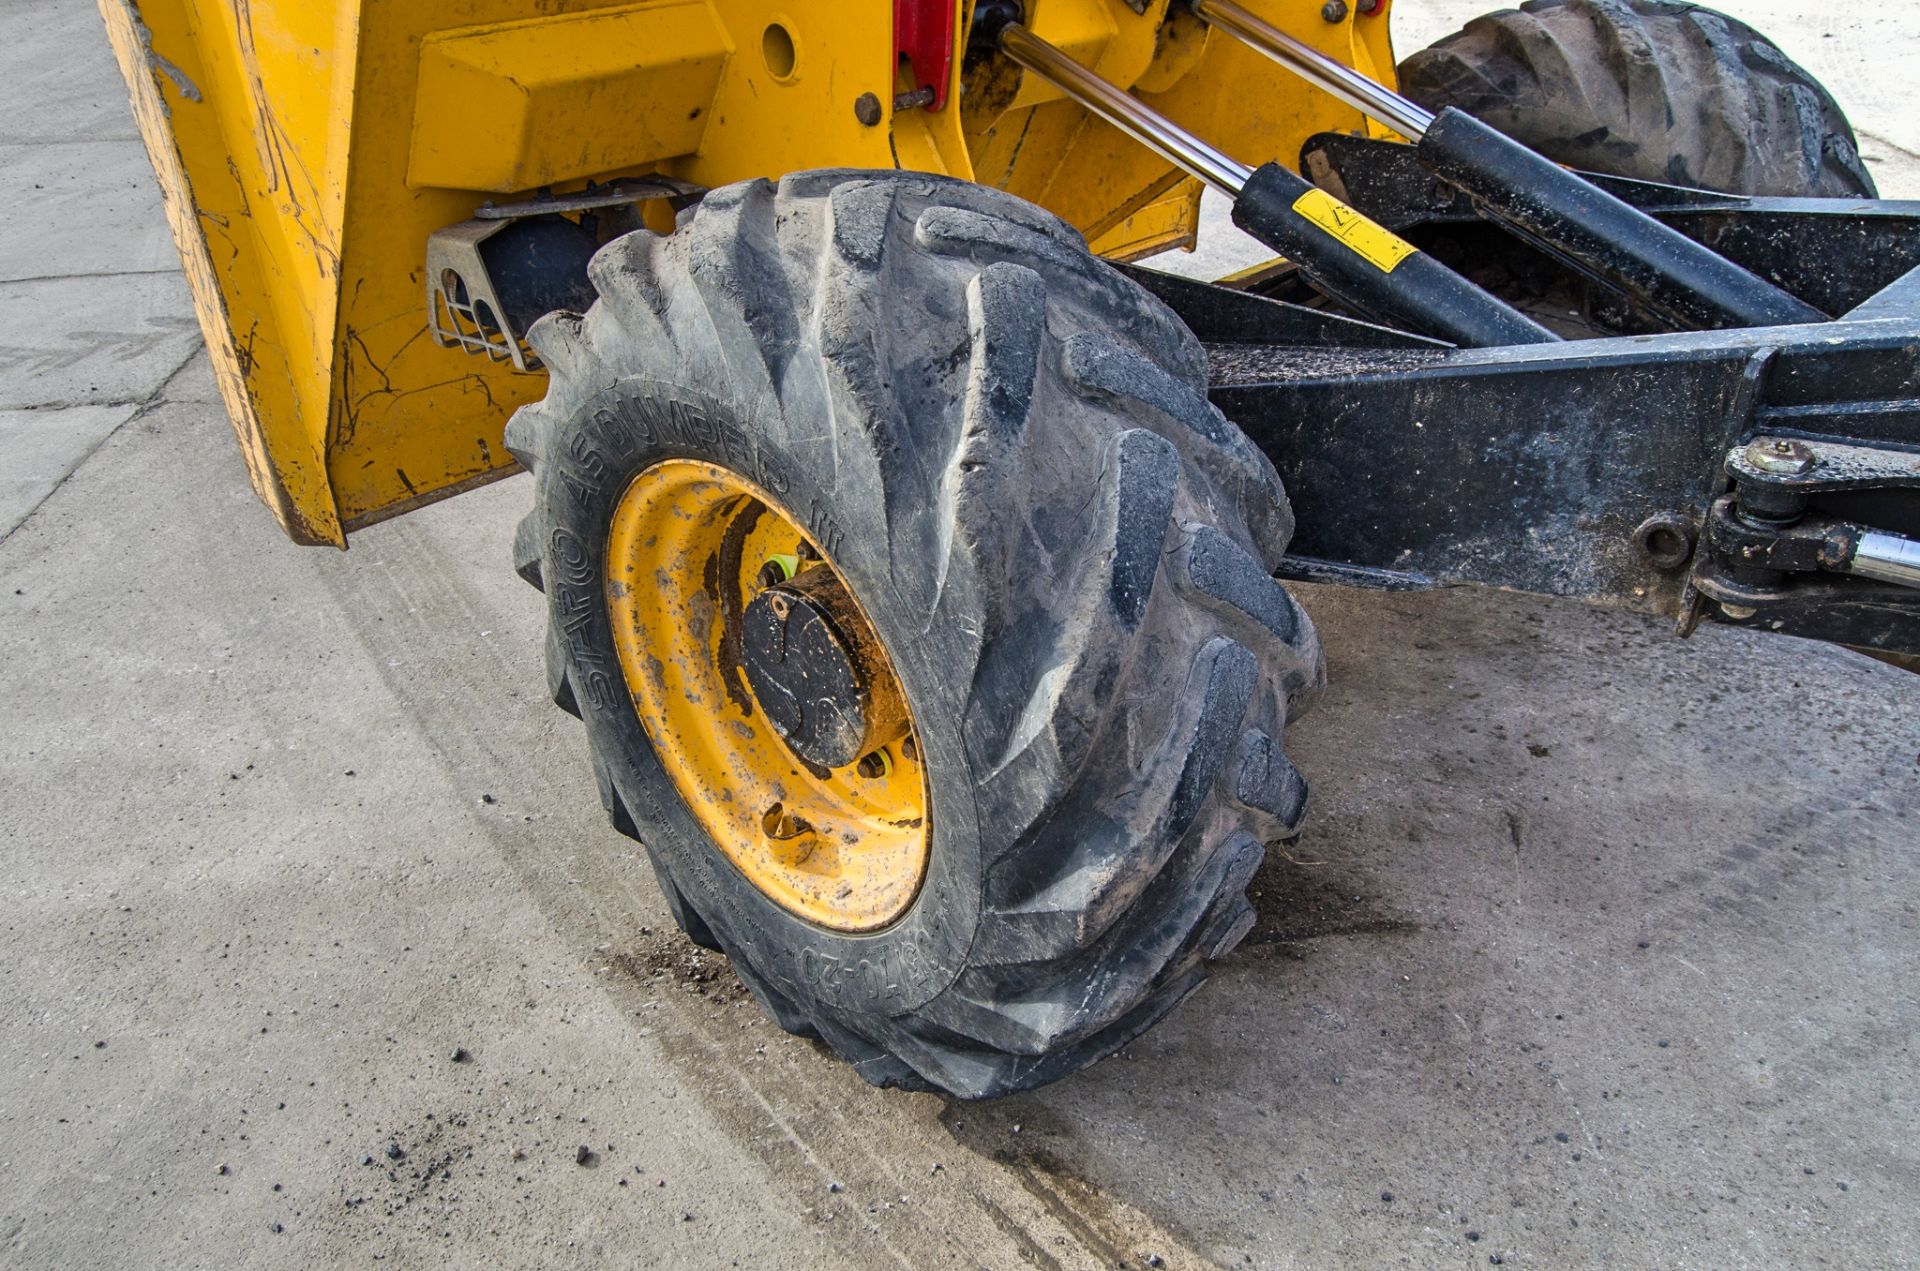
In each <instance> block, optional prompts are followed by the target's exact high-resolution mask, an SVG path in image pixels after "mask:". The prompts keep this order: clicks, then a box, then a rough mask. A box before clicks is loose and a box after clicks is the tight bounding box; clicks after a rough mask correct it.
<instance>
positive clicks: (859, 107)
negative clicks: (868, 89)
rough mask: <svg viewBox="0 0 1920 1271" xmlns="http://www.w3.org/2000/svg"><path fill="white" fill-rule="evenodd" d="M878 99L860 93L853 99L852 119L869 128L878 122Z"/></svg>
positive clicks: (869, 94) (868, 94) (871, 95)
mask: <svg viewBox="0 0 1920 1271" xmlns="http://www.w3.org/2000/svg"><path fill="white" fill-rule="evenodd" d="M880 114H881V112H880V99H879V98H878V97H876V96H875V95H874V94H872V93H862V94H860V95H859V96H858V97H856V98H854V99H853V117H854V118H855V119H858V120H859V121H860V122H861V123H862V124H864V125H866V126H867V127H869V128H871V127H873V126H874V125H875V124H877V123H879V122H880Z"/></svg>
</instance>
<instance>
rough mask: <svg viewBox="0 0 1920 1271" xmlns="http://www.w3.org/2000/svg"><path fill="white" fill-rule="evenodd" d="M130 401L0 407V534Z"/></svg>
mask: <svg viewBox="0 0 1920 1271" xmlns="http://www.w3.org/2000/svg"><path fill="white" fill-rule="evenodd" d="M138 409H139V408H138V407H135V406H74V407H69V408H68V409H65V410H0V455H5V456H6V463H5V465H4V466H0V539H4V538H5V537H6V536H7V535H9V534H11V533H13V531H14V529H15V528H16V527H17V526H18V525H19V524H20V522H22V521H24V520H26V519H27V517H28V516H29V515H30V514H32V512H33V510H34V509H35V508H37V507H39V506H40V504H41V501H42V500H44V499H45V498H46V497H47V496H48V495H49V494H52V493H53V491H54V490H55V489H56V488H57V487H58V486H59V484H60V483H61V482H62V481H65V480H66V479H67V477H68V476H69V475H70V474H71V473H72V472H73V470H74V469H75V468H77V467H79V466H80V464H81V462H82V461H84V460H85V459H86V457H87V456H88V455H90V454H92V453H93V451H94V449H95V447H97V446H99V444H100V443H101V442H103V441H105V440H106V439H107V438H108V437H110V436H112V435H113V432H114V430H115V429H116V428H118V427H120V425H122V424H124V423H126V422H127V421H128V420H129V419H131V418H133V415H134V412H135V411H136V410H138Z"/></svg>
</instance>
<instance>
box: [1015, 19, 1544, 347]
mask: <svg viewBox="0 0 1920 1271" xmlns="http://www.w3.org/2000/svg"><path fill="white" fill-rule="evenodd" d="M996 39H997V40H998V43H999V47H1000V50H1001V52H1003V53H1005V54H1006V55H1007V56H1008V57H1009V58H1011V59H1013V61H1015V62H1016V63H1018V64H1019V65H1020V66H1022V67H1024V68H1025V69H1027V70H1029V71H1031V72H1033V73H1034V74H1036V75H1038V76H1040V77H1041V78H1042V79H1045V80H1046V81H1048V82H1049V83H1051V84H1052V85H1054V87H1056V88H1058V89H1059V90H1060V91H1061V92H1063V93H1065V94H1066V95H1067V96H1068V97H1070V98H1072V99H1073V100H1074V101H1076V102H1078V103H1080V104H1081V105H1082V106H1084V107H1086V108H1087V109H1088V110H1090V111H1092V112H1093V113H1094V114H1096V115H1098V116H1099V117H1100V118H1102V119H1104V120H1106V121H1107V122H1108V123H1110V124H1112V125H1113V126H1114V127H1116V128H1118V129H1120V130H1121V131H1122V132H1124V133H1126V134H1127V135H1128V136H1130V137H1132V138H1134V140H1136V141H1138V142H1140V143H1141V144H1142V145H1144V146H1146V147H1147V148H1148V149H1150V150H1153V151H1154V152H1155V153H1157V154H1159V155H1161V156H1162V157H1163V158H1165V159H1167V160H1168V161H1169V162H1171V163H1173V164H1174V165H1175V166H1177V167H1179V168H1180V169H1182V170H1183V171H1185V172H1188V173H1190V174H1192V175H1193V176H1196V177H1198V178H1200V180H1202V181H1204V182H1206V183H1207V184H1208V185H1210V186H1212V187H1213V188H1214V189H1216V190H1219V191H1220V192H1221V193H1222V194H1225V195H1227V196H1229V197H1230V198H1232V199H1233V200H1234V204H1233V220H1234V223H1235V224H1236V225H1238V226H1239V227H1240V228H1241V229H1243V230H1245V231H1246V232H1247V233H1249V234H1251V235H1253V236H1254V237H1255V238H1257V239H1259V240H1260V241H1261V242H1263V243H1265V244H1266V245H1267V246H1269V247H1271V248H1273V250H1275V251H1277V252H1279V253H1280V254H1281V255H1283V256H1285V257H1286V258H1287V259H1288V260H1290V261H1292V262H1293V263H1294V264H1295V265H1296V266H1298V267H1299V269H1300V272H1301V273H1303V274H1305V275H1306V276H1307V278H1309V279H1310V280H1312V282H1313V283H1314V284H1315V285H1316V286H1318V287H1319V288H1320V289H1321V290H1323V291H1325V292H1327V293H1328V294H1329V295H1331V296H1334V297H1336V298H1338V299H1339V300H1342V301H1344V302H1346V303H1347V304H1349V305H1351V306H1352V307H1354V308H1355V309H1357V310H1359V311H1360V312H1362V313H1365V314H1368V315H1370V316H1372V317H1375V318H1378V319H1380V320H1381V321H1383V322H1388V323H1393V324H1396V325H1399V326H1403V327H1406V328H1409V329H1411V330H1414V331H1417V332H1420V333H1422V334H1425V335H1433V336H1438V337H1439V338H1441V339H1443V340H1450V341H1452V342H1453V343H1455V344H1459V345H1464V346H1468V347H1475V348H1485V347H1494V346H1499V345H1509V344H1548V343H1552V342H1554V341H1555V340H1557V339H1558V338H1559V337H1557V336H1555V335H1554V334H1553V333H1552V332H1550V331H1548V330H1547V329H1546V328H1545V327H1542V326H1541V325H1539V324H1538V323H1536V322H1535V321H1533V319H1531V318H1529V317H1527V316H1526V315H1525V314H1522V313H1521V312H1520V311H1519V310H1517V309H1515V308H1513V307H1512V306H1510V305H1508V304H1507V303H1506V302H1505V301H1503V300H1500V299H1498V298H1497V297H1495V296H1493V295H1490V294H1489V293H1487V292H1486V291H1484V290H1482V289H1481V288H1479V287H1476V286H1474V285H1473V284H1472V283H1470V282H1468V281H1467V280H1466V279H1465V278H1462V277H1461V276H1460V275H1459V274H1456V273H1454V272H1453V271H1452V270H1451V269H1448V268H1447V267H1446V266H1445V265H1442V264H1441V263H1440V262H1439V261H1437V260H1435V259H1433V257H1431V256H1429V255H1427V254H1426V253H1425V252H1422V251H1420V250H1419V249H1417V248H1416V247H1414V246H1413V244H1411V243H1409V242H1407V241H1405V240H1404V239H1402V238H1400V237H1399V236H1398V235H1395V234H1393V233H1391V232H1390V231H1388V230H1387V229H1385V228H1383V227H1382V226H1380V225H1377V224H1375V223H1374V222H1373V221H1370V220H1368V219H1367V218H1366V217H1364V216H1361V215H1360V214H1359V213H1358V212H1356V211H1354V210H1353V209H1352V208H1350V207H1348V206H1346V205H1345V204H1344V203H1341V202H1340V201H1339V200H1337V199H1335V198H1333V197H1332V196H1331V195H1329V194H1327V193H1326V191H1324V190H1321V189H1320V188H1318V187H1317V186H1315V185H1313V184H1312V183H1311V182H1309V181H1307V180H1306V179H1304V178H1303V177H1301V176H1299V175H1297V174H1296V173H1294V172H1292V171H1290V170H1288V169H1287V168H1284V167H1282V166H1281V165H1280V164H1278V163H1269V164H1266V165H1265V166H1264V167H1261V168H1259V169H1257V170H1256V169H1253V168H1249V167H1247V166H1246V165H1245V164H1243V163H1240V162H1238V161H1237V160H1235V159H1232V158H1230V157H1229V156H1227V155H1225V154H1223V153H1221V152H1220V151H1219V150H1218V149H1216V148H1214V147H1213V146H1211V145H1209V144H1208V143H1207V142H1205V141H1203V140H1201V139H1200V138H1199V137H1196V136H1195V135H1194V134H1192V133H1191V132H1188V131H1187V130H1186V129H1184V128H1182V127H1180V126H1179V125H1178V124H1176V123H1174V122H1173V121H1172V120H1170V119H1168V118H1167V117H1166V116H1165V115H1162V114H1161V113H1160V112H1158V111H1156V110H1154V109H1153V108H1152V107H1150V106H1148V105H1146V104H1145V103H1144V102H1142V101H1140V100H1139V99H1138V98H1136V97H1134V96H1133V95H1132V94H1130V93H1127V92H1125V91H1124V90H1122V89H1120V88H1119V87H1117V86H1116V85H1113V84H1110V83H1108V82H1107V81H1106V80H1103V79H1101V78H1100V77H1099V76H1098V75H1095V74H1094V73H1093V72H1092V71H1089V70H1088V69H1087V68H1086V67H1084V66H1082V65H1080V64H1079V63H1078V62H1076V61H1074V60H1073V59H1072V58H1070V57H1068V56H1067V55H1066V54H1064V53H1062V52H1061V51H1060V50H1059V49H1057V48H1055V47H1053V45H1051V44H1049V43H1047V42H1046V41H1045V40H1043V39H1041V38H1040V37H1038V36H1036V35H1034V34H1033V33H1032V32H1031V31H1029V30H1027V29H1026V28H1025V27H1024V26H1022V25H1020V24H1019V23H1018V22H1008V23H1006V24H1005V25H1004V26H1002V27H1001V28H1000V29H999V31H998V32H997V34H996Z"/></svg>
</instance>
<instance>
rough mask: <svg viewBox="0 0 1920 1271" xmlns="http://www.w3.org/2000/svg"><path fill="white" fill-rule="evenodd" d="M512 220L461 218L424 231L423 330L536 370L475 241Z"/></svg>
mask: <svg viewBox="0 0 1920 1271" xmlns="http://www.w3.org/2000/svg"><path fill="white" fill-rule="evenodd" d="M512 223H513V222H512V221H511V220H509V219H504V218H496V219H492V220H473V221H462V222H460V223H459V224H458V225H449V226H447V227H446V228H445V229H440V230H435V231H434V232H433V233H432V234H430V235H428V236H427V330H429V331H430V332H432V333H433V342H434V343H435V344H438V345H439V346H440V347H441V348H443V349H460V350H462V351H464V352H467V353H477V354H480V355H481V356H483V357H485V358H487V359H488V360H489V361H493V362H511V363H513V369H514V370H516V371H537V370H539V369H540V357H539V355H538V354H536V353H535V352H534V351H533V350H532V349H531V348H530V347H528V345H527V342H526V338H525V335H526V333H525V332H522V331H515V330H514V329H513V328H512V326H511V325H510V324H509V323H508V322H507V318H506V309H505V308H504V307H503V306H502V305H501V303H500V297H499V294H498V293H497V292H496V291H495V290H494V286H493V280H492V279H491V278H489V277H488V276H487V265H486V262H485V261H484V260H482V259H481V258H480V244H482V243H484V242H486V241H487V240H488V239H489V238H492V237H493V236H494V235H495V234H498V233H499V232H500V231H501V230H503V229H505V228H506V227H507V226H508V225H511V224H512Z"/></svg>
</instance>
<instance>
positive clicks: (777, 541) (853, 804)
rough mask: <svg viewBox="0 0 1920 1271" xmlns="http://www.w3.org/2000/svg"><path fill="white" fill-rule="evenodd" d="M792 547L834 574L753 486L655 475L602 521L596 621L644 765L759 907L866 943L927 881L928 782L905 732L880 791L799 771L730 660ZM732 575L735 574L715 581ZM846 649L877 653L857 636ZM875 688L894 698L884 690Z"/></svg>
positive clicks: (685, 469)
mask: <svg viewBox="0 0 1920 1271" xmlns="http://www.w3.org/2000/svg"><path fill="white" fill-rule="evenodd" d="M730 530H732V531H733V532H734V533H735V534H740V533H741V531H742V530H744V537H743V538H742V539H741V540H740V542H741V546H740V550H739V554H738V556H737V558H734V557H731V556H730V554H729V553H728V552H727V551H726V549H725V547H724V546H723V545H724V543H725V541H726V540H727V538H728V534H729V531H730ZM802 544H804V545H805V549H806V551H808V552H810V553H811V554H812V555H813V556H814V557H815V558H817V559H820V560H822V561H823V562H824V563H826V564H827V565H828V566H829V567H831V566H832V563H833V562H832V561H831V560H828V559H827V558H826V557H824V556H822V555H821V554H820V552H819V545H818V544H817V543H815V542H814V541H813V539H812V538H811V537H810V536H809V535H807V534H806V533H804V532H803V531H802V530H801V529H800V528H799V525H798V522H796V521H795V520H794V519H793V517H791V516H790V515H788V513H787V512H786V511H785V509H783V508H782V507H781V506H780V504H779V503H778V502H777V501H776V500H775V499H773V498H772V497H771V496H770V495H768V494H766V493H765V492H763V491H762V490H760V489H759V488H758V487H756V486H754V485H753V484H752V483H750V482H748V481H746V480H745V479H743V478H741V477H739V476H737V475H735V474H733V473H730V472H727V471H726V470H725V469H722V468H719V467H716V466H714V465H713V464H710V463H699V462H695V461H693V460H687V459H674V460H669V461H667V462H665V463H661V464H656V465H655V466H653V467H651V468H648V469H647V470H646V471H644V472H642V473H641V474H640V475H638V476H637V477H635V478H634V479H633V481H632V482H631V484H629V485H628V487H627V489H626V491H625V492H624V494H623V495H622V496H621V499H620V502H619V503H618V504H617V505H616V507H615V509H614V515H613V524H612V528H611V530H610V532H609V534H608V541H607V561H608V565H607V609H608V613H609V614H610V616H611V617H612V620H613V635H614V643H615V645H616V646H617V648H618V649H619V652H620V666H621V670H622V672H623V673H624V675H625V677H626V681H627V686H628V688H629V689H630V690H631V691H632V693H633V699H634V707H635V709H636V711H637V712H638V714H639V716H640V720H641V723H642V724H643V725H644V726H645V727H646V730H647V737H648V740H650V741H651V742H652V743H653V749H654V754H655V755H657V756H658V757H659V759H660V763H661V766H662V767H664V768H665V769H666V772H667V775H668V777H669V778H671V779H672V781H673V783H674V786H675V788H676V789H677V790H678V791H679V793H680V797H681V800H682V802H684V803H685V804H686V806H687V809H688V810H689V811H690V812H692V813H693V815H694V817H695V818H696V819H698V820H699V822H700V824H701V827H702V828H703V829H704V830H705V831H706V832H707V835H708V836H709V837H710V838H711V839H712V841H713V842H714V843H715V844H716V845H718V847H719V848H720V850H721V851H722V852H724V853H725V854H726V856H727V858H728V859H729V860H731V861H732V862H733V864H734V867H735V868H736V869H738V870H739V871H740V872H741V874H743V875H744V876H745V877H746V878H747V880H748V881H749V882H751V883H752V884H753V885H754V886H755V887H756V888H758V889H759V890H760V891H761V892H762V893H763V894H764V895H766V896H769V897H771V898H772V899H773V900H775V901H777V902H778V903H779V904H781V905H784V906H785V907H786V908H787V909H789V910H791V911H792V912H794V913H796V914H798V915H800V916H801V917H803V918H806V919H807V920H808V921H810V922H814V923H817V924H818V925H820V926H823V927H827V928H829V929H831V930H835V931H849V932H863V931H876V930H879V929H881V928H883V927H886V926H887V925H888V924H890V923H892V922H893V921H895V920H896V919H898V918H899V916H900V915H901V914H903V913H905V912H906V911H907V908H908V906H910V905H911V904H912V903H913V899H914V897H915V896H917V895H918V894H919V892H920V884H921V881H922V880H923V878H924V877H925V875H926V869H927V858H928V852H929V844H930V841H931V837H930V827H929V825H928V821H927V806H928V802H927V788H926V774H925V772H924V771H923V770H922V768H921V765H920V763H919V760H918V752H917V750H916V748H915V747H914V745H913V733H912V720H911V717H909V719H908V721H907V727H908V732H907V735H906V737H905V738H903V739H901V740H899V741H896V742H894V743H892V744H890V745H889V746H888V747H887V748H886V750H885V751H884V752H880V753H883V754H884V756H885V762H886V770H885V771H884V772H882V773H881V774H880V775H877V776H873V777H866V776H862V775H861V774H860V773H859V772H858V771H857V770H856V769H855V768H852V767H848V768H836V769H832V770H821V769H811V768H809V767H807V766H806V765H804V764H802V763H801V762H800V761H799V760H798V759H796V758H795V757H794V754H793V752H792V751H790V750H788V749H787V746H786V743H784V742H783V741H781V740H780V738H779V736H778V735H777V734H776V733H775V732H774V730H773V728H772V726H771V725H770V724H769V723H768V722H767V719H766V717H765V715H764V714H762V713H761V712H760V711H759V710H758V708H757V706H756V705H755V703H754V700H753V695H752V690H751V688H750V687H749V686H748V685H747V682H746V678H745V676H744V674H743V673H742V672H741V671H740V669H739V666H738V663H737V660H736V661H733V662H731V663H730V662H729V659H728V655H727V648H728V647H729V645H728V640H727V637H728V635H729V634H730V633H731V635H732V637H733V640H732V644H731V647H732V648H735V649H737V648H738V643H739V632H738V629H737V628H738V623H739V617H740V613H741V610H742V609H743V608H744V606H745V605H746V603H747V602H748V601H749V600H750V599H751V598H752V597H753V595H754V594H755V593H756V592H757V591H758V590H759V585H758V584H757V583H756V581H755V577H756V575H757V574H758V573H759V572H760V569H761V567H762V566H763V565H764V564H765V563H766V562H767V561H769V560H773V559H776V558H783V557H784V558H788V559H792V558H795V557H797V556H798V555H799V554H800V553H801V549H802ZM729 559H732V560H733V566H732V568H730V569H729V568H724V567H722V568H716V563H717V562H723V561H726V560H729ZM854 600H855V603H856V604H857V603H858V601H859V597H858V596H857V595H856V596H855V597H854ZM863 613H864V611H863ZM848 635H849V637H850V638H852V639H855V640H857V641H861V642H864V643H867V644H869V646H870V647H876V648H877V647H881V646H880V642H879V638H878V637H877V636H876V635H875V634H874V633H873V631H872V630H871V628H870V627H869V629H868V630H866V631H863V632H859V633H851V632H850V633H848ZM736 658H737V655H736ZM884 674H885V675H887V676H888V677H891V675H892V671H891V667H890V665H889V666H888V667H887V668H886V669H885V671H884ZM885 688H886V689H887V691H890V692H891V693H893V694H898V692H899V689H898V686H897V683H895V684H889V685H887V686H885Z"/></svg>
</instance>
